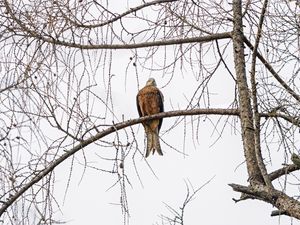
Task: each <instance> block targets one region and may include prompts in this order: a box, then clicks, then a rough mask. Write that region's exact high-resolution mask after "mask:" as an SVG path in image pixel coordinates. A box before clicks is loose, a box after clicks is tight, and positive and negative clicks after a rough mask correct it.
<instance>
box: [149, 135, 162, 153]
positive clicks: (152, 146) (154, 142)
mask: <svg viewBox="0 0 300 225" xmlns="http://www.w3.org/2000/svg"><path fill="white" fill-rule="evenodd" d="M146 135H147V151H146V158H147V157H148V156H149V155H150V153H151V151H152V154H154V152H155V151H157V153H158V154H159V155H163V153H162V151H161V147H160V143H159V136H158V131H157V132H155V131H149V132H147V133H146Z"/></svg>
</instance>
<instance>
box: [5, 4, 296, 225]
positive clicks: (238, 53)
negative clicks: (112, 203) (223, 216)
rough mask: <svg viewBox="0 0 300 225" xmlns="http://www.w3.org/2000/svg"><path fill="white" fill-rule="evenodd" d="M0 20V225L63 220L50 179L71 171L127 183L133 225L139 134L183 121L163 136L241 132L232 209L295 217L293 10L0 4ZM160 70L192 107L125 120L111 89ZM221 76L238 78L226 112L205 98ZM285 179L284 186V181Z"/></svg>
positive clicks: (269, 6)
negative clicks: (145, 124) (255, 204)
mask: <svg viewBox="0 0 300 225" xmlns="http://www.w3.org/2000/svg"><path fill="white" fill-rule="evenodd" d="M0 10H1V14H0V22H1V28H0V46H1V53H0V54H1V55H0V60H1V61H0V72H1V80H0V82H1V83H0V84H1V86H0V99H1V107H0V110H1V113H0V122H1V130H0V140H1V142H0V148H1V151H0V162H1V165H0V180H1V186H0V196H1V197H0V198H1V199H0V220H1V221H2V222H3V223H5V224H18V221H23V224H32V223H36V224H40V223H43V224H54V223H56V222H59V221H57V220H56V218H55V213H54V210H53V209H54V208H55V207H58V206H56V204H58V203H57V201H56V196H55V195H54V192H53V190H54V186H55V178H56V174H55V171H56V168H57V166H58V165H60V164H61V163H63V162H66V161H67V159H70V161H71V165H70V169H69V171H68V184H69V182H70V181H71V180H72V171H73V170H74V169H75V167H77V166H81V167H83V168H84V169H86V168H92V169H95V170H99V171H102V172H107V173H110V174H111V175H112V176H114V177H116V183H115V184H113V185H120V191H121V198H120V199H121V200H120V203H121V205H122V210H123V213H124V215H125V219H124V221H127V216H128V206H127V197H126V185H127V184H130V179H129V178H128V177H127V173H126V166H124V165H125V164H126V161H132V165H133V167H134V170H135V171H136V175H137V176H139V173H138V170H139V168H138V167H137V165H136V163H135V160H136V159H137V158H142V157H143V147H142V146H141V145H140V144H138V143H139V141H138V140H137V136H136V135H137V134H136V129H135V128H134V127H133V125H135V124H138V123H141V122H142V121H145V120H149V119H153V118H162V117H165V118H166V117H175V118H176V119H175V121H174V124H173V126H172V127H171V128H170V129H168V130H166V133H171V132H172V131H173V129H176V128H177V127H178V126H179V125H180V124H184V129H185V131H187V130H192V133H193V135H192V136H193V140H195V139H197V135H198V132H199V129H200V128H199V124H201V122H202V120H203V118H211V117H212V116H220V117H221V118H220V120H222V121H223V123H221V122H220V120H218V121H217V122H212V123H213V126H215V127H216V128H217V127H221V129H224V128H225V127H230V126H231V124H230V123H229V122H228V121H229V118H232V117H233V118H234V119H237V118H238V120H239V123H240V128H238V127H235V129H238V130H240V133H241V137H242V141H243V149H241V151H243V152H244V155H245V161H246V165H247V172H248V177H249V179H248V183H247V184H245V185H240V184H230V186H231V187H232V188H233V190H234V191H237V192H240V193H241V198H240V199H235V201H237V202H238V201H241V200H247V199H256V200H262V201H264V202H266V203H269V204H271V205H273V206H275V207H276V208H277V210H276V211H274V212H273V213H272V215H282V214H285V215H288V216H290V217H293V218H296V219H300V202H299V201H298V199H297V198H296V197H292V196H293V193H288V191H286V188H285V186H286V185H288V182H287V180H288V179H295V177H291V176H289V174H290V173H292V172H294V171H297V170H299V166H298V165H297V163H295V164H293V163H291V162H290V160H289V159H290V157H291V155H292V153H294V157H293V159H294V160H293V161H295V162H296V161H297V155H298V153H299V152H298V149H299V146H297V145H298V143H297V139H298V138H299V134H298V133H299V132H298V130H299V110H300V107H299V102H300V95H299V94H298V93H299V89H298V86H299V68H300V67H299V63H300V60H299V58H300V51H299V50H300V49H299V46H300V39H299V36H300V35H299V34H300V27H299V24H300V16H299V14H300V10H299V1H298V0H296V1H287V0H286V1H285V0H284V1H282V0H281V1H267V0H264V1H245V2H242V1H240V0H233V1H232V2H231V1H222V0H220V1H193V0H155V1H148V2H145V1H140V2H136V1H134V2H131V1H128V2H126V3H125V4H124V5H123V4H120V5H118V6H116V5H113V3H110V2H109V1H86V0H78V1H61V0H55V1H44V0H38V1H19V0H17V1H7V0H1V1H0ZM124 52H126V54H125V53H124ZM118 54H124V55H126V57H128V60H127V63H128V64H127V65H125V67H126V70H125V71H124V74H121V75H116V74H114V73H115V70H114V66H115V65H116V64H117V62H116V61H117V57H118ZM220 71H222V73H223V74H222V76H223V77H220V76H218V74H219V73H220ZM224 71H225V72H224ZM154 72H155V73H157V74H161V77H162V79H164V81H165V82H164V87H167V86H168V85H170V83H171V82H173V81H176V77H178V76H184V78H186V79H188V81H189V84H190V86H191V87H192V88H193V89H192V90H186V91H192V92H191V94H189V95H188V94H187V95H186V99H185V100H186V104H185V105H184V106H181V107H180V108H177V107H174V110H173V111H168V112H165V113H160V114H157V115H153V116H150V117H144V118H139V119H131V120H130V119H128V118H130V117H128V116H126V115H124V114H123V113H121V112H119V111H118V101H116V100H115V99H114V94H113V92H114V91H115V89H116V88H117V84H116V82H115V79H116V78H115V77H116V76H117V77H118V79H119V77H120V76H121V77H123V78H124V79H123V80H124V81H125V83H124V86H125V88H131V89H132V88H135V89H136V90H138V89H139V88H140V85H141V84H140V82H143V78H142V75H143V73H147V74H152V73H154ZM132 75H134V78H132ZM129 76H130V78H129ZM225 78H229V79H230V80H231V84H232V85H231V86H229V87H226V92H227V93H229V94H230V96H232V97H231V100H229V101H227V102H226V103H225V104H226V107H223V108H220V107H216V105H217V104H215V99H216V98H215V97H214V95H213V94H212V91H211V90H212V89H214V85H215V82H213V80H215V79H219V80H220V82H221V80H222V79H225ZM127 80H128V81H129V80H131V82H132V81H133V82H135V83H134V84H132V83H131V84H130V85H129V84H128V83H126V81H127ZM175 104H177V103H176V102H175ZM223 105H224V104H223ZM187 116H192V119H191V121H192V122H191V123H187V121H186V117H187ZM108 135H110V136H109V137H107V136H108ZM221 135H222V132H221V133H220V136H221ZM185 137H186V136H185V135H184V138H185ZM274 142H276V143H277V145H274ZM166 144H167V145H168V146H169V147H170V149H175V150H176V149H177V147H176V146H173V144H170V143H166ZM90 148H101V149H109V151H101V150H99V152H101V153H98V158H99V162H105V163H97V164H96V165H94V164H93V163H92V162H91V160H90V155H89V151H88V149H90ZM274 149H275V150H277V151H279V152H281V153H282V159H281V162H282V164H283V167H281V168H278V167H277V168H276V169H275V170H274V171H272V172H270V171H269V170H270V169H272V170H273V167H272V164H271V163H270V162H272V160H273V159H274V157H275V156H274V154H273V152H274ZM182 151H183V152H184V150H182ZM184 153H185V152H184ZM144 162H145V163H147V161H144ZM289 162H290V163H291V164H289ZM84 173H85V172H83V175H84ZM282 177H284V182H285V185H284V187H282V186H280V185H278V183H277V182H276V181H278V180H279V181H280V179H281V178H282ZM68 184H67V186H68ZM196 192H197V191H196ZM188 193H189V192H188ZM194 193H195V192H194ZM194 193H192V196H194ZM189 197H190V196H189V195H188V196H187V200H188V199H189ZM33 212H34V215H36V216H34V217H32V216H30V215H31V214H32V213H33Z"/></svg>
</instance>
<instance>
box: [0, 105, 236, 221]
mask: <svg viewBox="0 0 300 225" xmlns="http://www.w3.org/2000/svg"><path fill="white" fill-rule="evenodd" d="M238 114H239V112H238V110H237V109H193V110H177V111H171V112H164V113H159V114H156V115H151V116H145V117H141V118H138V119H133V120H128V121H125V122H121V123H118V124H115V125H113V126H111V127H109V128H107V129H105V130H103V131H101V132H99V133H98V134H96V135H95V136H92V137H90V138H87V139H86V140H83V141H81V142H80V143H78V144H77V145H76V146H75V147H73V148H72V149H70V150H69V151H66V153H64V154H63V155H62V156H60V157H59V158H58V159H56V160H55V161H53V162H51V163H50V164H49V165H48V166H47V167H46V168H45V169H43V170H41V171H40V172H39V173H38V174H37V175H36V176H35V177H34V178H32V180H31V181H30V182H28V183H27V184H26V185H24V186H23V187H22V188H21V189H20V190H19V191H18V192H16V193H14V194H11V196H10V198H9V199H8V200H7V201H6V202H5V203H3V204H2V207H1V208H0V217H1V215H2V214H3V213H4V212H5V211H6V210H7V208H8V207H10V206H11V205H12V204H13V203H14V202H15V201H16V200H17V199H18V198H19V197H20V196H21V195H22V194H24V193H25V192H26V191H27V190H28V189H29V188H30V187H31V186H33V185H34V184H36V183H37V182H39V181H40V180H42V179H43V177H45V176H46V175H48V174H49V173H50V172H51V171H53V170H54V169H55V168H56V167H57V166H58V165H60V164H61V163H62V162H64V161H65V160H66V159H68V158H69V157H70V156H72V155H74V154H75V153H76V152H78V151H79V150H81V149H83V148H84V147H86V146H88V145H90V144H91V143H93V142H95V141H97V140H99V139H101V138H103V137H105V136H107V135H109V134H111V133H114V132H116V131H117V130H120V129H124V128H126V127H129V126H133V125H136V124H138V123H141V122H143V121H146V120H151V119H159V118H163V117H175V116H187V115H235V116H237V115H238Z"/></svg>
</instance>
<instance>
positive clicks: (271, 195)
mask: <svg viewBox="0 0 300 225" xmlns="http://www.w3.org/2000/svg"><path fill="white" fill-rule="evenodd" d="M229 186H230V187H232V189H233V190H234V191H237V192H241V193H245V194H248V195H251V196H253V197H255V198H256V199H258V200H262V201H264V202H267V203H270V204H272V205H273V206H275V207H276V208H277V209H279V211H281V212H285V213H286V214H288V215H290V216H292V217H294V218H297V219H300V202H299V201H297V200H295V199H293V198H291V197H289V196H288V195H286V194H285V193H283V192H281V191H278V190H275V189H273V188H270V187H267V186H265V185H260V184H256V185H251V186H248V187H247V186H242V185H239V184H229Z"/></svg>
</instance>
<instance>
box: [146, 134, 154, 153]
mask: <svg viewBox="0 0 300 225" xmlns="http://www.w3.org/2000/svg"><path fill="white" fill-rule="evenodd" d="M146 136H147V137H146V141H147V149H146V158H147V157H148V156H149V155H150V153H151V149H152V146H153V139H152V132H147V133H146Z"/></svg>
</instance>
